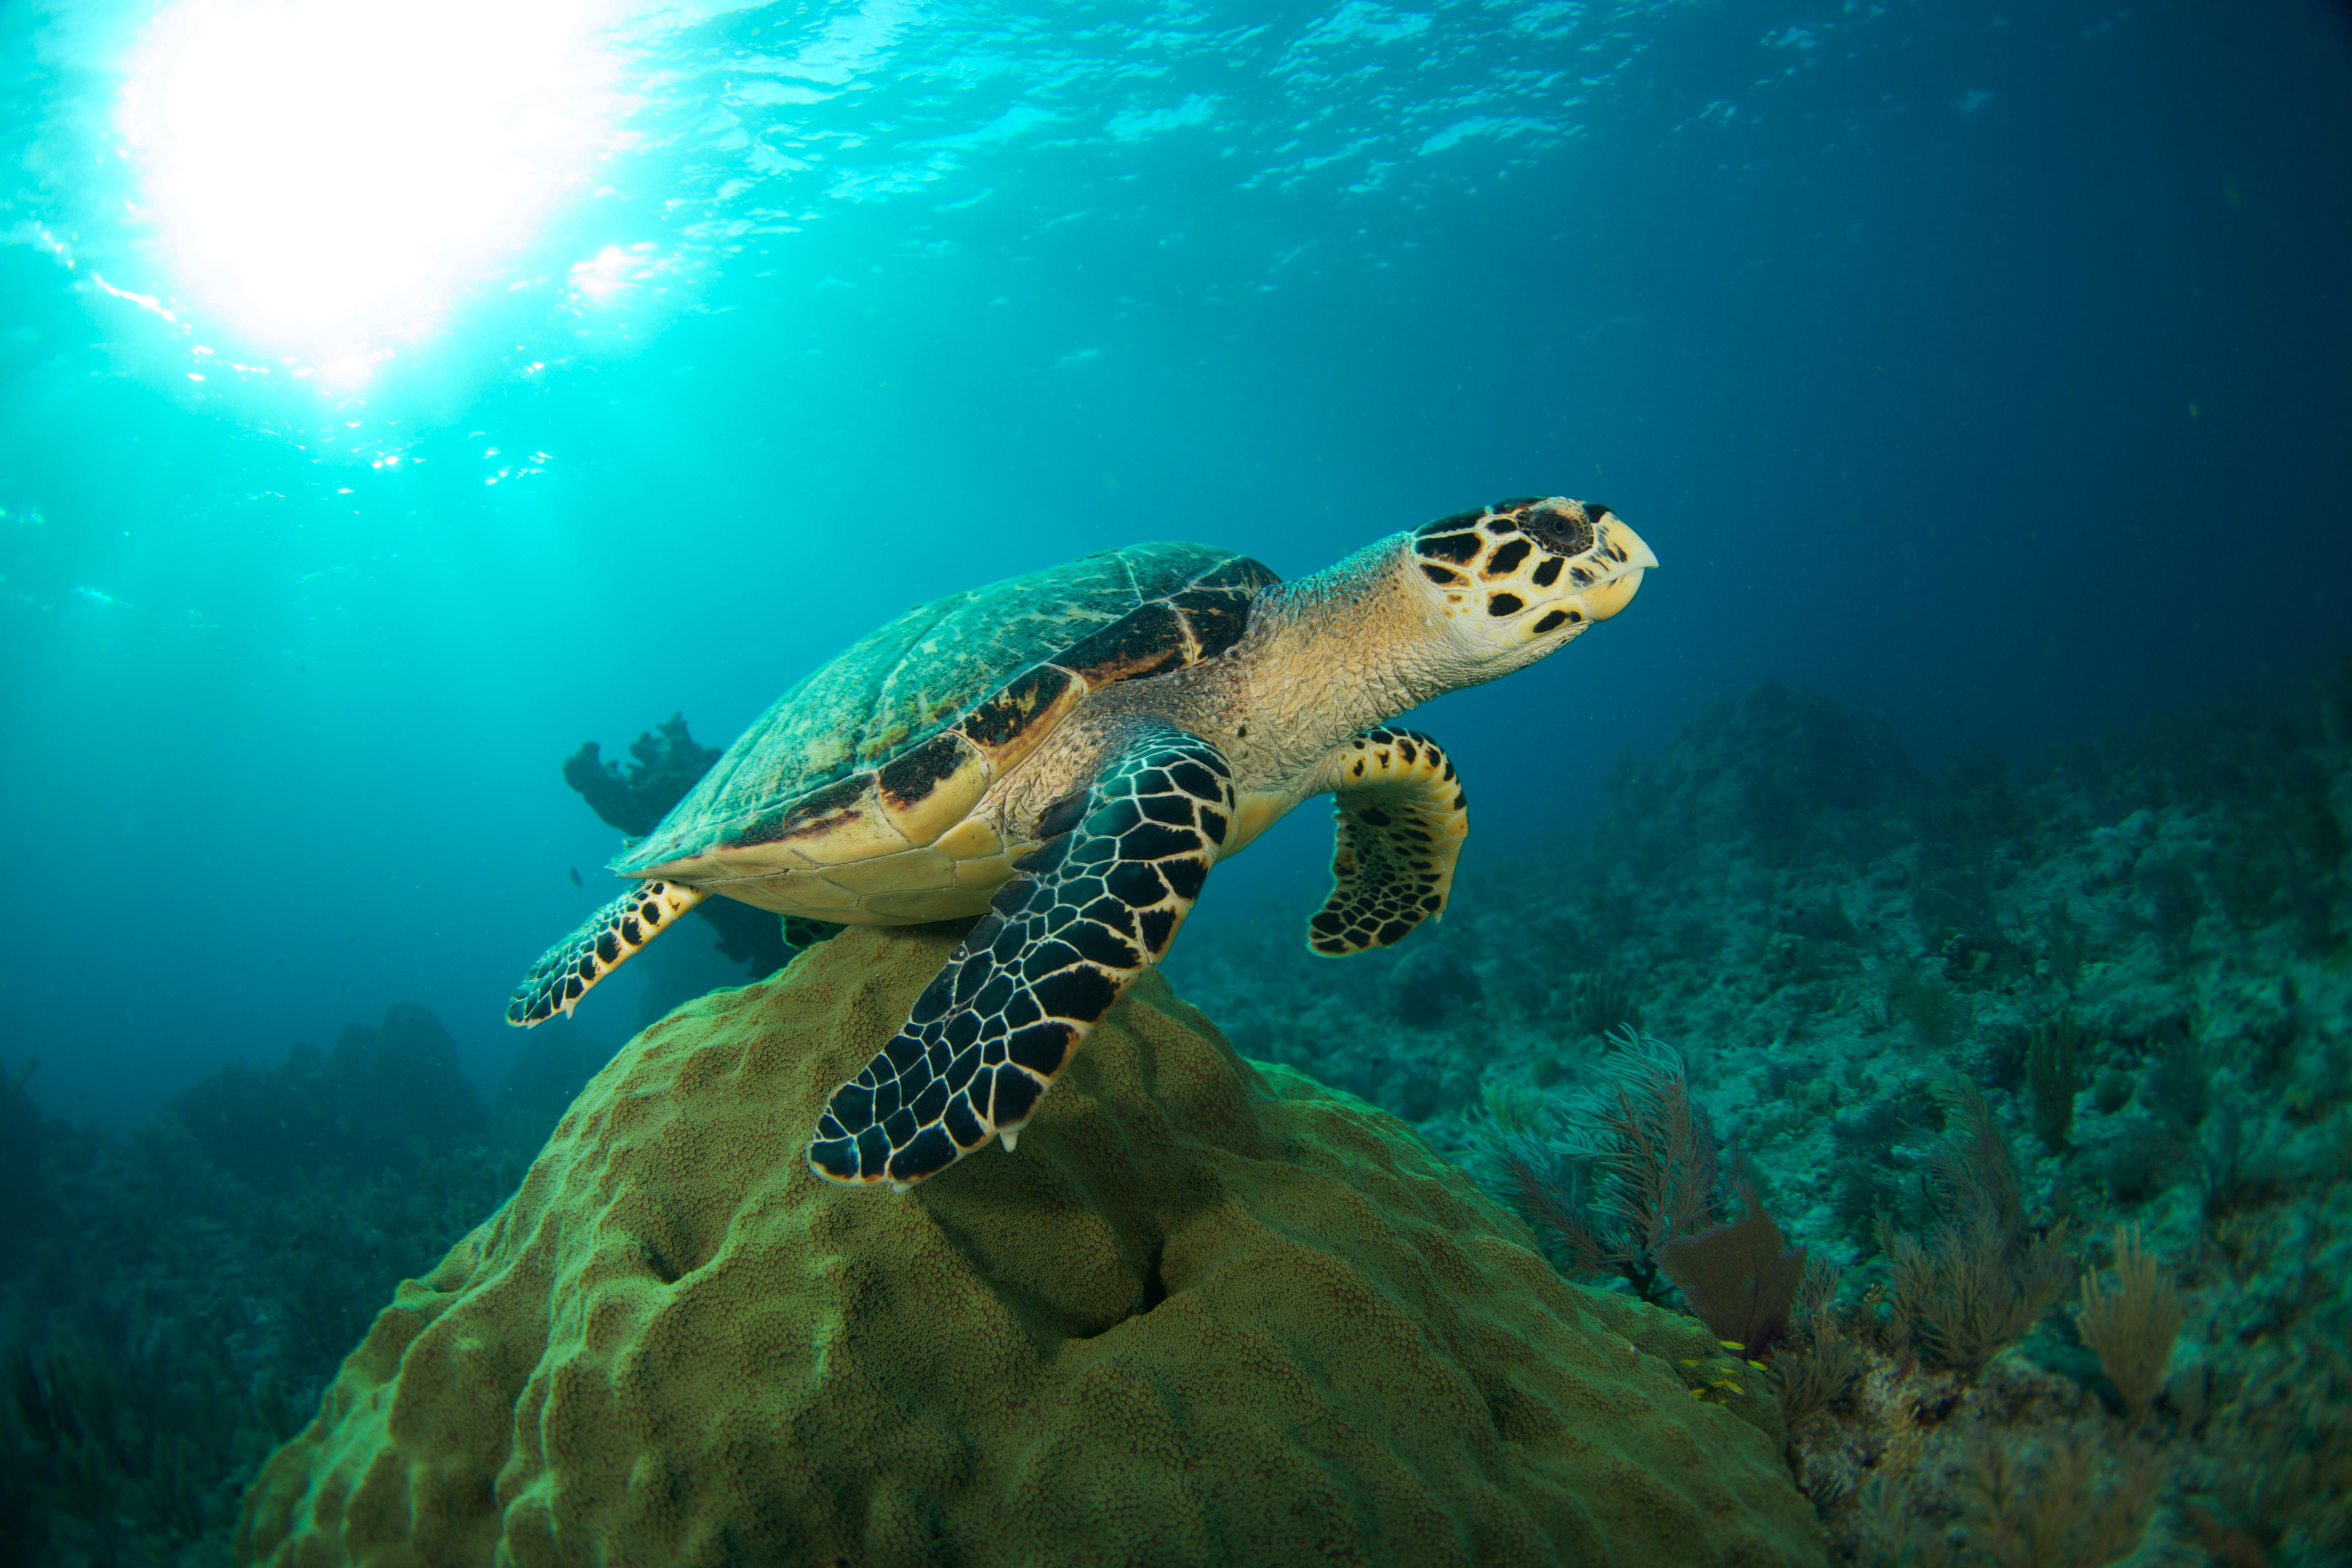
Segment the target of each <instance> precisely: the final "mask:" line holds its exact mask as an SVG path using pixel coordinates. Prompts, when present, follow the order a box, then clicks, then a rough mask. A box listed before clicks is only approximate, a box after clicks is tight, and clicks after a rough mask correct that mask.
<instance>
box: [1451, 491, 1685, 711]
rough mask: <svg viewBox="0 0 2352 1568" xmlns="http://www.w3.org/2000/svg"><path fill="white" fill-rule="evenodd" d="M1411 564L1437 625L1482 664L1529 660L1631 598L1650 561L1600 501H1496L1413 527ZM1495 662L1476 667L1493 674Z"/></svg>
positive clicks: (1646, 551) (1510, 665) (1645, 548)
mask: <svg viewBox="0 0 2352 1568" xmlns="http://www.w3.org/2000/svg"><path fill="white" fill-rule="evenodd" d="M1411 547H1412V556H1413V561H1412V564H1413V565H1414V566H1415V567H1416V568H1417V569H1418V570H1419V573H1420V576H1421V579H1422V588H1423V592H1424V593H1425V594H1427V595H1428V596H1429V598H1430V600H1431V601H1432V603H1433V607H1434V608H1435V609H1436V611H1437V612H1438V613H1439V615H1440V616H1443V617H1444V626H1446V627H1447V629H1448V630H1450V631H1451V632H1452V633H1453V634H1454V637H1455V638H1456V640H1457V641H1459V642H1460V643H1461V644H1462V645H1463V646H1464V647H1465V651H1467V652H1468V653H1469V654H1470V656H1471V657H1472V658H1474V659H1475V660H1476V661H1477V662H1478V663H1479V664H1481V665H1486V664H1491V663H1495V662H1500V663H1502V664H1503V665H1504V668H1517V667H1518V666H1520V665H1523V664H1529V663H1532V662H1534V661H1535V660H1537V659H1538V658H1542V657H1543V656H1544V655H1546V654H1548V653H1550V652H1551V651H1552V650H1554V649H1555V648H1558V647H1561V646H1563V645H1565V644H1566V643H1567V642H1568V641H1569V639H1570V638H1571V637H1575V636H1576V635H1577V634H1578V633H1579V632H1581V631H1582V630H1583V629H1584V628H1585V627H1586V626H1591V624H1592V623H1593V622H1595V621H1605V620H1607V619H1608V618H1609V617H1610V616H1613V615H1615V614H1616V613H1617V612H1618V611H1620V610H1622V609H1623V608H1624V607H1625V606H1626V605H1629V604H1631V603H1632V602H1633V594H1634V591H1635V590H1636V589H1638V588H1640V587H1641V585H1642V574H1643V572H1645V571H1647V570H1648V569H1649V568H1651V567H1653V566H1655V565H1656V564H1657V563H1658V558H1657V557H1656V556H1654V555H1653V554H1651V553H1650V547H1649V546H1648V545H1646V544H1644V543H1643V542H1642V540H1641V536H1640V535H1639V534H1636V533H1635V532H1634V531H1633V530H1632V529H1630V528H1628V527H1626V526H1625V523H1624V521H1623V520H1622V519H1621V518H1619V517H1617V516H1616V515H1615V514H1614V513H1612V511H1610V510H1609V509H1608V508H1607V507H1605V506H1603V505H1601V503H1600V502H1599V501H1574V500H1569V499H1568V498H1567V497H1565V496H1552V497H1550V498H1549V499H1547V500H1507V501H1497V502H1496V504H1495V505H1493V506H1491V507H1488V508H1486V509H1485V510H1479V511H1465V512H1457V513H1455V514H1454V516H1452V517H1442V518H1439V519H1438V520H1437V521H1435V522H1431V523H1424V524H1423V525H1422V526H1421V527H1420V528H1417V529H1415V530H1414V531H1413V532H1412V541H1411ZM1501 673H1502V671H1501V670H1499V669H1496V670H1490V671H1488V672H1486V673H1485V674H1481V675H1480V676H1478V677H1477V678H1476V679H1486V678H1487V675H1488V674H1494V675H1499V674H1501Z"/></svg>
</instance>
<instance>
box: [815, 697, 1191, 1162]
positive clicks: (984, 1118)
mask: <svg viewBox="0 0 2352 1568" xmlns="http://www.w3.org/2000/svg"><path fill="white" fill-rule="evenodd" d="M1233 814H1234V781H1233V770H1232V769H1231V768H1230V767H1229V766H1228V765H1227V764H1226V762H1225V758H1224V755H1223V752H1219V751H1218V750H1217V749H1216V747H1214V746H1213V745H1211V744H1209V742H1206V741H1203V740H1201V739H1199V738H1198V737H1196V736H1193V735H1189V734H1186V733H1184V732H1183V731H1179V730H1176V729H1173V728H1171V727H1169V726H1166V725H1160V724H1153V725H1150V726H1148V727H1146V728H1144V729H1142V730H1140V731H1136V732H1135V733H1133V734H1131V735H1130V736H1129V738H1128V740H1127V742H1125V743H1124V744H1123V745H1121V746H1119V747H1118V749H1116V750H1115V751H1113V752H1109V753H1108V755H1106V756H1105V758H1104V759H1103V763H1102V765H1101V767H1100V769H1099V770H1098V771H1097V773H1096V774H1095V779H1094V783H1093V784H1092V786H1091V787H1090V788H1089V789H1088V791H1087V796H1086V808H1085V811H1084V813H1083V814H1082V815H1081V816H1079V817H1078V819H1077V821H1076V824H1075V825H1074V826H1072V827H1071V828H1070V829H1069V831H1067V832H1066V833H1064V834H1063V835H1061V836H1060V837H1057V838H1055V839H1053V840H1052V841H1051V842H1049V843H1047V844H1046V845H1045V846H1044V847H1042V848H1040V849H1038V850H1036V851H1035V852H1034V853H1033V854H1031V855H1029V856H1027V857H1026V858H1024V859H1023V860H1021V862H1020V863H1019V864H1018V865H1017V866H1016V867H1015V868H1014V870H1015V873H1016V874H1015V876H1014V877H1013V879H1012V880H1011V881H1009V882H1007V883H1005V884H1004V885H1003V887H1002V888H1000V889H997V893H996V896H995V897H994V898H993V899H992V900H990V901H989V912H988V913H987V914H985V915H982V917H981V919H980V923H979V924H978V925H975V926H973V927H972V928H971V931H970V933H968V934H967V935H966V936H965V937H964V939H963V945H961V947H959V948H957V949H956V951H955V956H954V957H952V958H950V959H949V960H948V962H947V965H946V967H945V968H943V969H941V970H940V973H939V974H938V975H937V977H935V978H934V979H933V980H932V981H931V983H930V984H929V985H928V986H927V987H925V988H924V991H923V994H922V995H921V996H920V997H919V998H918V999H917V1000H916V1003H915V1005H914V1008H913V1010H912V1011H911V1012H910V1013H909V1014H908V1019H907V1022H906V1024H905V1026H903V1027H901V1028H900V1029H899V1031H898V1034H897V1035H895V1036H893V1037H891V1040H890V1043H889V1044H888V1045H886V1046H884V1047H882V1049H881V1051H880V1053H879V1054H878V1055H877V1056H876V1057H875V1058H874V1059H873V1060H872V1061H870V1062H868V1063H866V1067H865V1068H864V1070H862V1071H860V1072H859V1073H858V1075H857V1076H856V1078H853V1079H850V1080H849V1081H848V1082H847V1083H845V1084H843V1085H842V1086H841V1087H840V1088H839V1089H835V1090H834V1091H833V1098H832V1099H831V1100H829V1101H827V1102H826V1104H825V1108H824V1114H823V1115H822V1116H820V1117H818V1118H817V1124H816V1135H815V1137H814V1139H813V1140H812V1141H811V1142H810V1143H809V1150H808V1161H809V1168H810V1169H811V1170H813V1171H814V1172H815V1173H817V1174H818V1175H820V1176H823V1177H824V1178H825V1179H826V1180H828V1181H835V1182H841V1183H845V1184H851V1185H856V1186H871V1185H874V1184H877V1183H880V1182H888V1183H889V1184H891V1186H893V1187H894V1188H897V1189H899V1190H902V1191H903V1190H904V1189H905V1188H907V1187H908V1186H909V1185H911V1184H914V1183H916V1182H919V1181H921V1180H922V1179H923V1178H924V1177H926V1176H929V1175H934V1174H937V1173H939V1172H940V1171H943V1170H945V1169H946V1168H947V1167H948V1166H950V1165H951V1164H953V1163H955V1162H956V1161H958V1160H960V1159H961V1158H963V1156H965V1155H966V1154H969V1153H971V1152H972V1151H973V1150H975V1149H977V1148H979V1147H980V1146H981V1145H982V1144H983V1143H985V1142H988V1140H989V1139H991V1138H992V1137H996V1136H998V1135H1000V1134H1001V1135H1002V1136H1003V1139H1004V1143H1005V1147H1007V1148H1011V1147H1012V1146H1013V1138H1014V1135H1015V1134H1016V1133H1017V1132H1018V1131H1020V1129H1021V1126H1022V1124H1023V1123H1024V1122H1025V1121H1028V1120H1029V1116H1030V1113H1031V1112H1032V1111H1033V1110H1035V1109H1036V1106H1037V1100H1038V1099H1039V1097H1040V1096H1042V1095H1043V1094H1044V1093H1045V1091H1046V1090H1047V1089H1050V1088H1052V1087H1053V1084H1054V1079H1055V1077H1056V1076H1058V1075H1059V1074H1060V1072H1061V1070H1062V1068H1063V1067H1064V1066H1065V1065H1066V1064H1067V1063H1068V1061H1069V1059H1070V1057H1071V1055H1072V1054H1073V1053H1074V1052H1076V1050H1077V1048H1078V1046H1079V1044H1080V1042H1082V1041H1083V1040H1085V1038H1086V1037H1087V1034H1088V1033H1089V1032H1090V1031H1091V1030H1092V1029H1093V1028H1094V1026H1095V1025H1096V1024H1097V1023H1098V1022H1100V1021H1101V1019H1102V1016H1103V1015H1104V1014H1106V1013H1108V1012H1109V1011H1110V1007H1111V1004H1112V1003H1114V1002H1116V1001H1118V994H1119V992H1120V991H1122V990H1123V989H1125V988H1126V985H1127V983H1128V982H1129V981H1130V980H1132V979H1134V978H1135V976H1136V975H1137V974H1138V973H1140V972H1141V971H1142V969H1143V966H1144V965H1145V964H1147V963H1157V962H1159V960H1160V955H1161V954H1163V953H1165V952H1167V951H1168V944H1169V942H1171V940H1173V939H1174V937H1175V935H1176V928H1177V927H1178V926H1180V925H1181V924H1182V923H1183V921H1184V916H1185V914H1186V913H1187V912H1188V911H1190V910H1191V909H1192V900H1194V899H1195V898H1197V897H1199V896H1200V892H1201V884H1202V881H1203V880H1204V879H1206V878H1207V877H1208V875H1209V868H1210V867H1211V866H1213V865H1214V864H1216V859H1217V851H1218V849H1219V847H1221V846H1223V843H1224V841H1225V833H1226V829H1227V827H1228V826H1230V825H1231V823H1232V821H1233Z"/></svg>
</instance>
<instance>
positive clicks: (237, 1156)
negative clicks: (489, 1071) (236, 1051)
mask: <svg viewBox="0 0 2352 1568" xmlns="http://www.w3.org/2000/svg"><path fill="white" fill-rule="evenodd" d="M163 1114H164V1115H165V1116H167V1117H169V1118H171V1119H172V1120H173V1121H177V1122H178V1123H179V1124H180V1125H181V1126H182V1127H184V1128H185V1129H186V1130H187V1132H188V1136H189V1137H191V1138H193V1139H194V1141H195V1143H196V1146H197V1147H198V1148H199V1149H201V1150H202V1151H204V1153H205V1157H206V1158H207V1159H208V1160H210V1161H211V1162H212V1163H213V1164H214V1165H215V1166H217V1167H218V1168H219V1169H221V1170H223V1171H226V1172H227V1173H230V1174H231V1175H234V1176H238V1177H241V1178H243V1179H244V1180H245V1181H247V1182H250V1183H252V1184H255V1185H257V1186H263V1187H279V1188H283V1187H288V1186H291V1185H294V1184H299V1183H300V1182H301V1181H302V1180H303V1179H304V1178H306V1177H308V1176H310V1175H312V1174H314V1173H317V1172H318V1171H320V1169H322V1168H324V1167H326V1166H330V1165H335V1166H342V1167H345V1168H347V1169H350V1170H355V1171H394V1172H401V1173H408V1172H413V1171H415V1170H416V1169H417V1168H418V1167H419V1166H420V1165H421V1164H422V1163H425V1161H427V1160H430V1159H432V1158H434V1157H436V1156H437V1155H438V1154H440V1153H441V1152H445V1151H446V1150H449V1149H451V1148H455V1147H457V1146H459V1145H461V1144H467V1143H478V1142H481V1141H482V1139H483V1135H484V1132H485V1131H486V1129H487V1122H486V1120H485V1118H484V1115H483V1110H482V1102H481V1098H480V1097H479V1096H478V1095H477V1094H476V1093H475V1092H474V1086H473V1084H472V1082H471V1081H470V1080H469V1079H467V1077H466V1075H465V1074H464V1073H462V1072H460V1071H459V1070H458V1069H457V1042H456V1041H454V1040H452V1039H451V1038H450V1037H449V1032H448V1031H447V1030H446V1029H445V1028H443V1027H442V1026H441V1020H439V1019H438V1018H436V1017H435V1016H433V1015H432V1014H431V1013H429V1012H427V1011H426V1010H425V1009H424V1008H423V1007H420V1006H418V1005H416V1004H415V1003H414V1002H395V1003H394V1004H393V1005H391V1006H390V1007H387V1008H386V1009H384V1015H383V1026H382V1027H380V1028H370V1027H368V1026H366V1025H364V1024H346V1025H344V1026H343V1031H342V1033H341V1035H339V1036H337V1037H336V1038H335V1044H334V1047H333V1048H332V1049H331V1050H328V1051H326V1052H324V1053H321V1052H320V1050H319V1049H318V1047H315V1046H311V1045H309V1044H297V1045H296V1046H294V1047H292V1048H291V1049H290V1050H289V1051H288V1052H287V1054H286V1059H285V1060H284V1061H283V1062H280V1063H279V1064H278V1066H276V1067H274V1068H250V1067H247V1066H244V1065H243V1064H241V1063H240V1064H236V1065H233V1066H230V1067H226V1068H222V1069H221V1070H220V1071H219V1072H216V1073H215V1074H214V1075H213V1076H212V1077H210V1078H208V1079H205V1080H204V1081H203V1082H201V1083H197V1084H193V1085H191V1086H190V1087H188V1088H186V1089H182V1090H181V1091H180V1092H179V1093H178V1094H176V1095H173V1097H172V1099H171V1101H170V1102H169V1103H168V1104H167V1105H166V1106H165V1107H164V1109H163Z"/></svg>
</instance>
